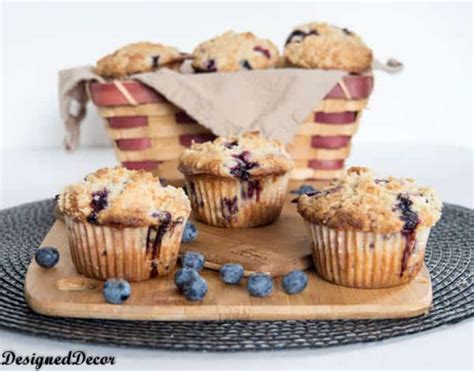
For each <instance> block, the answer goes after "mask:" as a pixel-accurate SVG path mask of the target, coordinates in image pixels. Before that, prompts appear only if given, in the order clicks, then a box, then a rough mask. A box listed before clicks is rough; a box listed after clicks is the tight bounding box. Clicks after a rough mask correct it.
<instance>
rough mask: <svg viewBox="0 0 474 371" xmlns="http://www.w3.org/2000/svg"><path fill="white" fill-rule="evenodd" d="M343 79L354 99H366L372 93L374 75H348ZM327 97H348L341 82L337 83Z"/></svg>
mask: <svg viewBox="0 0 474 371" xmlns="http://www.w3.org/2000/svg"><path fill="white" fill-rule="evenodd" d="M343 80H344V84H345V85H346V87H347V90H348V91H349V94H350V96H351V98H352V99H364V98H367V97H369V96H370V94H371V93H372V89H373V87H374V78H373V77H372V76H363V75H362V76H361V75H348V76H345V77H344V78H343ZM325 98H330V99H347V97H346V95H345V94H344V91H343V90H342V89H341V87H340V85H339V84H336V85H335V86H334V87H333V88H332V89H331V91H330V92H329V93H328V94H327V95H326V96H325Z"/></svg>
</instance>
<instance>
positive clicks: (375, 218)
mask: <svg viewBox="0 0 474 371" xmlns="http://www.w3.org/2000/svg"><path fill="white" fill-rule="evenodd" d="M441 208H442V204H441V201H440V200H439V198H438V196H437V195H436V193H435V191H434V190H433V189H431V188H429V187H420V186H417V185H416V184H415V182H414V181H413V180H412V179H396V178H393V177H388V178H377V177H375V176H374V175H373V173H372V172H371V171H370V170H369V169H366V168H361V167H353V168H350V169H348V170H347V173H346V176H345V177H344V178H343V179H340V180H337V181H334V182H332V183H331V185H329V186H328V187H325V188H323V189H321V190H319V191H315V192H312V193H309V194H305V195H302V196H300V197H299V199H298V212H299V213H300V215H301V216H302V217H303V219H304V220H305V222H306V225H307V227H308V231H309V233H310V236H311V240H312V243H313V246H312V248H313V260H314V265H315V267H316V271H317V272H318V274H319V275H320V276H321V277H322V278H324V279H326V280H328V281H330V282H333V283H336V284H339V285H344V286H350V287H361V288H379V287H390V286H396V285H400V284H403V283H406V282H408V281H410V280H411V279H412V278H414V277H415V276H416V275H417V274H418V273H419V271H420V269H421V267H422V266H423V258H424V253H425V247H426V243H427V241H428V236H429V233H430V229H431V227H432V226H434V225H435V224H436V223H437V221H438V220H439V218H440V217H441Z"/></svg>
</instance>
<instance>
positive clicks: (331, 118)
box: [314, 111, 357, 124]
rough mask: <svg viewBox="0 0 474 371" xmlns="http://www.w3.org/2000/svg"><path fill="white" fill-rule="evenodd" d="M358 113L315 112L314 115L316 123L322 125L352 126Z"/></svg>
mask: <svg viewBox="0 0 474 371" xmlns="http://www.w3.org/2000/svg"><path fill="white" fill-rule="evenodd" d="M356 116H357V112H351V111H346V112H333V113H325V112H315V113H314V122H319V123H321V124H351V123H353V122H354V121H355V119H356Z"/></svg>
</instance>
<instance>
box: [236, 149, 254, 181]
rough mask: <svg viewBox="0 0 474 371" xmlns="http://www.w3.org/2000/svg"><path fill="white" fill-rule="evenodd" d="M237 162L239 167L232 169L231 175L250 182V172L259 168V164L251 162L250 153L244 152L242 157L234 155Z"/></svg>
mask: <svg viewBox="0 0 474 371" xmlns="http://www.w3.org/2000/svg"><path fill="white" fill-rule="evenodd" d="M232 157H233V158H235V159H236V160H237V165H235V166H234V167H232V168H231V169H230V174H231V175H233V176H234V177H236V178H239V179H240V180H248V179H249V177H250V173H249V171H250V170H252V169H253V168H255V167H257V166H258V163H257V162H251V161H250V159H249V157H250V152H249V151H243V152H242V153H241V154H240V155H233V156H232Z"/></svg>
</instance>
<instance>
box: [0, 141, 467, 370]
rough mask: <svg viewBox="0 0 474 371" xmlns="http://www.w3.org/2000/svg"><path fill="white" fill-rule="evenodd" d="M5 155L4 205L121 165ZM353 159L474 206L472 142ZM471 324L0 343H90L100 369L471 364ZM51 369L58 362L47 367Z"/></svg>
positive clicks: (86, 156) (21, 338)
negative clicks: (373, 338)
mask: <svg viewBox="0 0 474 371" xmlns="http://www.w3.org/2000/svg"><path fill="white" fill-rule="evenodd" d="M0 155H1V157H0V159H1V162H0V163H1V168H0V171H1V172H0V209H3V208H7V207H12V206H15V205H18V204H22V203H25V202H31V201H36V200H40V199H44V198H48V197H52V196H54V194H56V193H58V190H59V189H60V188H61V187H62V186H63V185H65V184H67V183H69V182H73V181H77V180H80V179H81V178H82V177H83V175H84V174H85V173H87V172H90V171H92V170H94V169H95V168H97V167H101V166H108V165H113V164H115V158H114V155H113V152H112V150H111V149H81V150H79V151H78V152H76V153H74V154H64V153H63V152H62V151H61V150H60V149H48V150H45V149H38V150H27V151H25V150H22V151H20V150H3V151H1V152H0ZM349 164H363V165H365V166H368V167H371V168H373V169H375V170H377V171H378V172H379V173H382V174H392V175H395V176H411V177H413V178H416V179H417V181H418V182H419V183H420V184H427V185H431V186H433V187H435V188H436V189H437V190H438V192H439V194H440V196H441V198H442V199H443V200H444V201H445V202H450V203H456V204H460V205H463V206H467V207H471V208H472V207H473V206H474V202H473V194H472V192H473V189H472V186H473V178H472V171H473V151H472V150H470V149H465V148H456V147H449V146H439V147H434V146H429V145H420V144H404V145H396V144H389V143H387V144H370V143H354V147H353V152H352V155H351V159H350V161H349ZM0 320H1V319H0ZM473 325H474V322H473V321H472V320H468V321H464V322H462V323H460V324H457V325H451V326H443V327H441V328H438V329H435V330H431V331H428V332H425V333H421V334H416V335H411V336H404V337H400V338H395V339H390V340H386V341H382V342H376V343H368V344H359V345H349V346H342V347H333V348H329V349H317V350H303V351H279V352H259V353H233V354H216V353H191V352H168V351H156V350H147V349H128V348H117V347H107V346H96V345H92V344H77V343H70V342H65V341H56V340H48V339H44V338H39V337H33V336H30V335H24V334H19V333H15V332H10V331H5V330H0V350H1V351H3V350H6V349H9V350H13V351H15V352H16V354H17V355H20V354H21V355H28V354H31V353H33V352H35V353H36V354H43V355H64V354H66V353H67V352H68V351H69V350H84V351H86V352H87V353H88V354H89V355H113V356H116V359H117V364H116V365H115V366H114V367H110V366H101V367H97V369H100V370H104V369H107V368H110V369H114V370H119V369H132V368H140V369H152V368H153V369H156V370H165V369H166V370H168V369H198V370H201V369H206V370H218V369H227V368H230V369H247V370H251V369H259V370H265V369H273V370H276V369H382V368H385V369H386V368H389V369H472V368H473V330H474V326H473ZM0 361H1V359H0ZM7 369H15V367H12V366H10V367H8V368H7ZM18 369H33V367H32V366H29V367H19V368H18ZM49 369H58V370H59V369H60V368H53V367H45V368H43V370H49ZM76 369H77V367H76ZM87 369H95V368H94V367H90V368H89V367H88V368H87Z"/></svg>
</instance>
